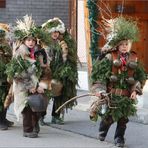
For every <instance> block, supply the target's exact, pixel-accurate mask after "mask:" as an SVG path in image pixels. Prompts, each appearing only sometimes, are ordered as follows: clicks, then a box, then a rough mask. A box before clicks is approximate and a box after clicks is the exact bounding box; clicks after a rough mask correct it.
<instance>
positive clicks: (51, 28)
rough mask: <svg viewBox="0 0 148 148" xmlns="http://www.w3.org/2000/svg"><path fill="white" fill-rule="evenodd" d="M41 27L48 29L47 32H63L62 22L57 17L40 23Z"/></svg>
mask: <svg viewBox="0 0 148 148" xmlns="http://www.w3.org/2000/svg"><path fill="white" fill-rule="evenodd" d="M42 28H43V29H45V30H46V31H48V32H49V33H51V32H55V31H58V32H60V33H62V34H63V33H64V32H65V25H64V23H63V22H62V21H61V20H60V19H59V18H57V17H55V18H53V19H49V20H48V21H47V22H45V23H44V24H42Z"/></svg>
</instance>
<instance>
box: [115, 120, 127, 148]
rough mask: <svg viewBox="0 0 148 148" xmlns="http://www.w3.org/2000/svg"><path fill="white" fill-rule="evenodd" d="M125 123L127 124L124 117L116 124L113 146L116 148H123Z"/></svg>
mask: <svg viewBox="0 0 148 148" xmlns="http://www.w3.org/2000/svg"><path fill="white" fill-rule="evenodd" d="M127 123H128V118H124V117H123V118H121V119H120V120H119V121H118V122H117V128H116V131H115V136H114V139H115V140H114V141H115V145H116V146H117V147H124V143H125V140H124V135H125V130H126V124H127Z"/></svg>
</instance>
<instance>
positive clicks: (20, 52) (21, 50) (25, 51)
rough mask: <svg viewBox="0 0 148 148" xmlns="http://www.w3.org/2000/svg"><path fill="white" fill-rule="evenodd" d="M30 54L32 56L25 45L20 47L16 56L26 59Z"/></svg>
mask: <svg viewBox="0 0 148 148" xmlns="http://www.w3.org/2000/svg"><path fill="white" fill-rule="evenodd" d="M29 54H30V52H29V50H28V47H27V46H26V45H24V44H21V45H20V47H19V48H18V49H17V50H16V52H15V55H16V56H19V55H20V56H22V57H24V56H26V55H29Z"/></svg>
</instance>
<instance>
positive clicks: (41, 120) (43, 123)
mask: <svg viewBox="0 0 148 148" xmlns="http://www.w3.org/2000/svg"><path fill="white" fill-rule="evenodd" d="M39 123H40V125H41V126H45V125H46V126H50V123H47V122H45V121H44V117H41V118H40V120H39Z"/></svg>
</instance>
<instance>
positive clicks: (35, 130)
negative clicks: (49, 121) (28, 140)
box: [33, 123, 40, 133]
mask: <svg viewBox="0 0 148 148" xmlns="http://www.w3.org/2000/svg"><path fill="white" fill-rule="evenodd" d="M33 132H35V133H39V132H40V126H39V123H37V124H36V125H35V127H34V128H33Z"/></svg>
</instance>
